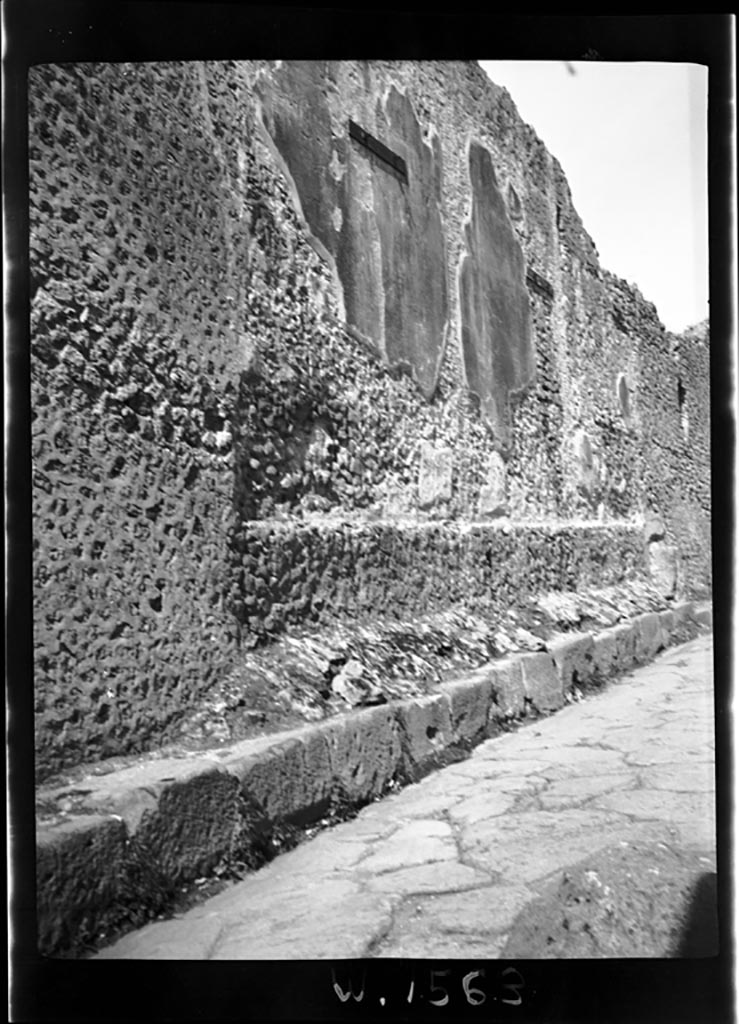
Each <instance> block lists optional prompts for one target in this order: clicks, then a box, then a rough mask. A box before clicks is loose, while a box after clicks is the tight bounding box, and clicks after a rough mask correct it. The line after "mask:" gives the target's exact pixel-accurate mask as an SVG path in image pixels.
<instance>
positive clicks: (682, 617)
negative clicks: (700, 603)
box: [672, 601, 695, 626]
mask: <svg viewBox="0 0 739 1024" xmlns="http://www.w3.org/2000/svg"><path fill="white" fill-rule="evenodd" d="M672 611H673V613H674V615H675V625H676V626H681V625H682V624H683V623H684V622H688V621H689V620H690V619H692V618H693V615H694V613H695V605H694V604H693V602H692V601H680V602H679V603H678V604H676V605H674V606H673V608H672Z"/></svg>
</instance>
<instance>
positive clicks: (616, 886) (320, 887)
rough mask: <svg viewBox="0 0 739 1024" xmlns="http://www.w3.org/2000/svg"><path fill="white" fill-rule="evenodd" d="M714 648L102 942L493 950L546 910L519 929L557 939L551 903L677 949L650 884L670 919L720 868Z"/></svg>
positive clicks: (138, 949) (539, 724)
mask: <svg viewBox="0 0 739 1024" xmlns="http://www.w3.org/2000/svg"><path fill="white" fill-rule="evenodd" d="M710 650H711V645H710V639H709V638H707V637H700V638H698V639H697V640H695V641H693V642H691V643H689V644H685V645H683V646H681V647H680V648H678V649H677V650H676V651H675V652H674V653H673V654H672V655H670V656H664V655H663V656H660V657H658V659H657V660H656V661H655V662H654V663H653V664H652V665H651V666H649V667H648V668H637V669H635V670H634V671H633V672H632V673H630V674H629V675H628V676H627V677H626V678H625V679H623V680H622V681H621V682H620V683H619V685H617V686H613V687H611V688H608V689H607V690H604V691H602V692H600V693H599V694H598V695H597V696H594V697H592V698H590V699H588V700H586V701H582V702H579V703H575V704H571V705H570V706H569V707H568V708H567V709H565V710H563V711H562V712H560V714H558V715H554V716H552V717H550V718H548V719H541V720H538V721H536V722H535V723H533V724H532V725H531V726H530V727H528V728H524V729H520V730H518V731H516V732H509V733H507V734H506V735H504V736H500V737H497V738H495V739H491V740H488V741H486V742H484V743H483V744H481V746H479V747H478V748H477V751H476V752H475V755H474V756H473V757H472V758H471V759H470V760H469V761H465V762H462V763H459V764H456V765H454V766H451V767H448V768H444V769H442V770H440V771H438V772H435V773H433V774H432V775H430V776H427V777H426V778H425V779H424V780H423V781H422V782H420V783H418V784H416V785H412V786H409V787H407V788H406V789H405V790H403V791H402V792H400V793H397V794H394V795H392V796H390V797H389V798H388V799H386V800H383V801H380V802H377V803H374V804H371V805H370V806H368V807H365V808H364V810H362V811H361V812H360V814H359V815H358V817H357V818H356V819H354V820H353V821H348V822H345V823H343V824H341V825H338V826H336V827H334V828H332V829H329V830H327V831H325V832H323V833H321V834H320V835H318V836H315V837H314V838H313V839H310V840H309V841H307V842H305V843H304V844H302V845H301V846H300V847H298V848H297V849H295V850H291V851H289V852H288V853H285V854H283V855H282V856H280V857H279V858H277V859H276V860H274V861H272V862H271V863H269V864H267V865H266V866H265V867H263V868H262V869H261V870H259V871H258V872H256V873H254V874H252V875H250V876H248V877H247V878H246V879H244V880H243V881H242V882H239V883H238V884H236V885H234V886H232V887H230V888H229V889H228V890H225V891H224V892H222V893H220V894H219V895H217V896H215V897H213V898H211V899H209V900H207V901H206V902H204V903H203V904H202V905H201V906H196V907H194V908H192V909H191V910H190V911H188V912H187V913H186V914H185V915H184V916H183V918H182V919H181V920H180V921H178V922H161V923H158V924H155V925H152V926H150V927H148V928H146V929H144V930H143V932H141V933H140V936H131V937H129V938H124V939H122V940H121V941H120V942H118V943H117V944H115V945H114V946H112V947H111V949H110V950H108V951H107V952H106V953H105V954H104V955H105V956H107V957H112V958H117V957H134V958H135V957H142V958H163V957H165V956H166V952H167V949H168V948H169V950H170V951H171V952H173V953H175V954H176V953H177V952H179V951H182V953H183V955H184V956H193V957H199V958H202V959H206V958H208V959H219V958H226V957H231V958H234V959H265V958H270V959H271V958H273V957H275V956H278V957H284V958H289V959H293V958H303V957H305V956H307V955H308V953H307V951H308V950H310V949H312V950H313V953H312V954H311V955H312V956H313V957H317V958H319V959H325V958H338V959H343V958H344V957H346V956H352V957H353V956H366V955H369V956H399V955H408V956H410V955H421V953H420V952H419V950H421V949H422V946H421V943H422V942H423V941H424V940H428V941H429V942H430V944H431V945H430V948H431V949H439V950H442V949H443V950H446V952H447V954H448V955H449V956H455V957H471V956H475V955H479V956H493V957H494V956H499V955H501V950H502V949H503V947H504V946H505V942H506V936H507V935H511V936H515V935H517V936H518V937H519V938H520V936H521V934H522V932H526V931H527V927H528V926H526V928H524V927H523V925H524V923H525V922H527V921H528V922H532V921H534V922H535V921H537V920H538V921H539V922H540V925H541V931H539V932H537V931H536V929H535V934H534V935H531V936H530V937H529V938H530V941H528V940H527V942H526V945H525V948H523V947H521V946H520V944H519V945H517V947H516V955H517V956H519V957H523V958H526V957H527V956H528V955H533V956H543V955H547V954H546V951H545V950H542V948H541V945H540V944H539V945H537V943H541V942H543V941H544V940H545V939H546V938H547V937H548V935H549V934H550V933H549V932H548V931H547V929H548V928H549V927H550V925H551V924H552V919H551V918H550V917H548V916H547V914H546V913H544V914H542V913H541V911H542V909H546V908H548V909H549V910H552V911H555V912H556V911H558V910H560V909H562V910H565V911H567V910H571V914H570V917H569V920H571V921H572V922H573V926H574V930H575V931H576V932H577V933H579V932H580V930H581V929H580V926H581V925H582V926H583V931H584V932H587V928H586V927H585V926H586V925H588V923H590V924H591V925H592V926H593V927H595V926H597V931H598V933H599V935H600V937H601V939H603V940H605V939H606V938H607V936H608V935H611V936H616V937H617V936H621V938H622V939H623V943H621V944H619V945H618V946H617V947H613V949H610V950H609V949H607V948H603V945H604V943H603V942H600V941H599V946H600V947H601V953H604V954H605V955H617V953H618V955H633V954H634V953H635V951H636V950H637V949H638V950H640V951H641V952H642V953H643V955H645V956H650V957H651V956H665V955H671V956H674V955H679V951H678V950H677V948H670V949H669V950H666V949H665V948H664V945H660V944H659V943H657V942H652V943H651V944H649V943H648V942H647V944H645V945H641V944H640V942H641V939H640V936H642V935H643V936H644V938H646V939H648V938H649V934H650V930H651V929H652V928H653V927H654V929H655V932H653V933H652V936H653V937H654V934H656V932H659V930H660V927H661V923H660V921H658V920H654V919H653V915H651V914H650V913H649V907H650V903H649V901H648V900H647V901H646V902H641V901H642V895H646V896H648V895H649V894H650V893H651V894H654V895H655V896H656V897H657V900H656V902H655V904H654V906H655V907H656V908H657V911H658V916H659V917H660V919H662V910H663V909H665V910H666V909H667V903H669V902H670V900H667V901H666V902H665V901H664V900H663V899H662V897H660V895H659V893H660V891H663V890H664V891H665V892H666V891H667V890H669V889H670V887H671V886H672V885H673V883H674V882H676V881H677V882H679V881H680V879H681V878H682V877H683V873H682V868H681V867H680V865H683V866H690V869H691V872H693V874H695V872H694V869H696V868H697V869H698V871H699V873H700V874H701V875H702V874H710V873H711V872H713V871H715V834H714V832H713V829H712V823H713V818H714V814H713V803H714V796H713V791H714V781H715V780H714V779H713V777H712V774H711V769H712V768H713V764H714V756H713V736H714V731H713V709H712V702H711V659H710ZM666 697H669V698H670V699H669V700H666ZM687 754H690V756H686V755H687ZM534 755H535V757H534ZM637 847H639V848H640V849H641V850H643V853H642V854H640V855H638V856H636V857H635V856H633V851H634V850H635V849H636V848H637ZM676 864H677V866H678V869H677V870H673V868H674V867H675V865H676ZM618 865H624V866H625V867H626V868H627V871H626V873H624V874H619V870H620V869H619V868H618ZM611 868H615V869H616V870H615V871H614V873H612V874H610V875H609V874H608V870H610V869H611ZM601 869H603V870H601ZM573 881H574V883H575V884H574V885H572V884H570V883H571V882H573ZM599 881H600V882H601V884H600V885H598V882H599ZM561 883H564V886H565V888H564V889H563V890H562V891H561V893H560V896H561V897H562V898H561V899H559V898H557V899H555V901H554V902H552V901H551V896H552V892H555V893H556V892H558V891H559V889H558V886H559V885H560V884H561ZM593 886H594V887H595V888H592V887H593ZM542 896H543V897H544V904H545V906H544V908H542V902H541V897H542ZM609 896H610V897H612V898H611V899H610V901H609V900H607V899H606V900H601V897H609ZM704 897H705V898H703V899H702V903H701V907H700V908H696V907H692V908H691V913H692V910H693V909H702V910H706V909H708V910H710V909H711V907H713V910H714V912H715V906H716V898H715V891H714V893H713V895H712V896H711V895H710V893H709V894H708V896H706V894H704ZM635 900H636V902H635ZM673 902H674V901H673ZM609 906H610V907H611V911H613V913H612V914H611V915H610V919H609V911H608V907H609ZM640 908H641V909H640ZM673 909H675V908H674V907H673ZM601 910H602V911H604V912H605V916H603V915H601V914H600V911H601ZM519 914H522V915H523V916H522V917H520V918H519V916H518V915H519ZM645 914H646V916H645ZM590 915H593V916H592V917H591V916H590ZM214 922H217V923H218V924H215V923H214ZM560 923H561V924H562V928H564V930H565V931H567V929H566V927H565V925H564V924H563V923H562V922H561V921H560ZM681 931H682V934H681V935H680V936H679V938H680V939H681V941H682V940H687V938H688V937H689V936H688V932H687V931H685V930H684V929H683V930H681ZM714 933H715V929H714ZM628 936H632V941H631V942H630V940H629V937H628ZM560 937H563V936H561V935H560ZM581 937H582V938H583V939H584V938H586V935H582V936H581ZM555 938H556V936H555ZM571 938H573V939H576V936H571ZM311 939H313V943H312V945H311ZM606 945H607V943H606ZM686 948H687V947H686ZM680 949H683V946H682V945H681V946H680ZM414 951H415V952H414ZM527 951H528V952H527ZM425 952H426V953H428V949H427V950H426V951H425ZM601 953H598V952H597V951H596V954H595V955H601ZM563 955H570V954H569V953H568V952H567V951H566V949H565V950H564V951H563ZM572 955H574V953H572Z"/></svg>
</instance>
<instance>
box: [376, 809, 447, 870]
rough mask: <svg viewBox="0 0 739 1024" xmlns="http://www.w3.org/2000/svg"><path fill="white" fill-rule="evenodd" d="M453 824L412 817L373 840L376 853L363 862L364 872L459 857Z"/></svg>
mask: <svg viewBox="0 0 739 1024" xmlns="http://www.w3.org/2000/svg"><path fill="white" fill-rule="evenodd" d="M456 854H457V848H456V845H455V843H454V837H453V835H452V829H451V826H450V825H449V824H448V823H446V822H441V821H434V820H428V819H426V820H421V821H412V822H409V823H408V824H407V825H404V826H403V827H401V828H399V829H398V830H397V831H396V832H394V833H393V834H392V835H391V836H389V837H388V838H386V839H381V840H379V841H378V842H376V843H374V844H373V847H372V853H371V854H370V855H369V856H368V857H366V858H364V859H363V860H362V861H361V863H360V864H359V868H358V870H359V871H360V872H361V873H362V874H372V875H377V874H381V873H382V872H384V871H397V870H398V869H399V868H405V867H409V866H411V865H415V864H430V863H432V862H434V861H452V860H454V859H455V858H456Z"/></svg>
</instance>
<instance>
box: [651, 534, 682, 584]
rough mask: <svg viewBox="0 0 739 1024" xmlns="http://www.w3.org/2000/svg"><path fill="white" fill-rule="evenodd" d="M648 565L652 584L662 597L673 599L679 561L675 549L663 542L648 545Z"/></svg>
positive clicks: (678, 572)
mask: <svg viewBox="0 0 739 1024" xmlns="http://www.w3.org/2000/svg"><path fill="white" fill-rule="evenodd" d="M648 551H649V554H648V564H649V573H650V576H651V577H652V582H653V583H654V585H655V587H656V588H657V589H658V590H659V592H660V594H661V595H662V596H663V597H674V596H675V594H676V593H677V589H678V580H679V574H680V559H679V555H678V551H677V548H676V547H673V546H672V545H671V544H667V543H665V541H663V540H654V541H652V542H651V543H650V544H649V549H648Z"/></svg>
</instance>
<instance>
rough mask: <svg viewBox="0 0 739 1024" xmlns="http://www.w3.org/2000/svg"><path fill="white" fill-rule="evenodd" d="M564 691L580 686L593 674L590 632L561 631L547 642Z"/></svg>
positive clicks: (592, 645) (592, 651)
mask: <svg viewBox="0 0 739 1024" xmlns="http://www.w3.org/2000/svg"><path fill="white" fill-rule="evenodd" d="M547 648H548V650H549V653H550V654H551V655H552V657H553V658H554V663H555V665H556V666H557V672H558V674H559V679H560V682H561V684H562V690H563V692H564V693H569V692H570V690H572V688H573V687H575V686H581V685H582V684H583V683H584V682H586V681H587V679H588V678H589V677H590V676H591V675H592V674H593V654H594V649H595V645H594V643H593V637H592V636H591V634H590V633H562V634H559V635H555V636H553V637H551V638H550V640H549V642H548V643H547Z"/></svg>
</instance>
